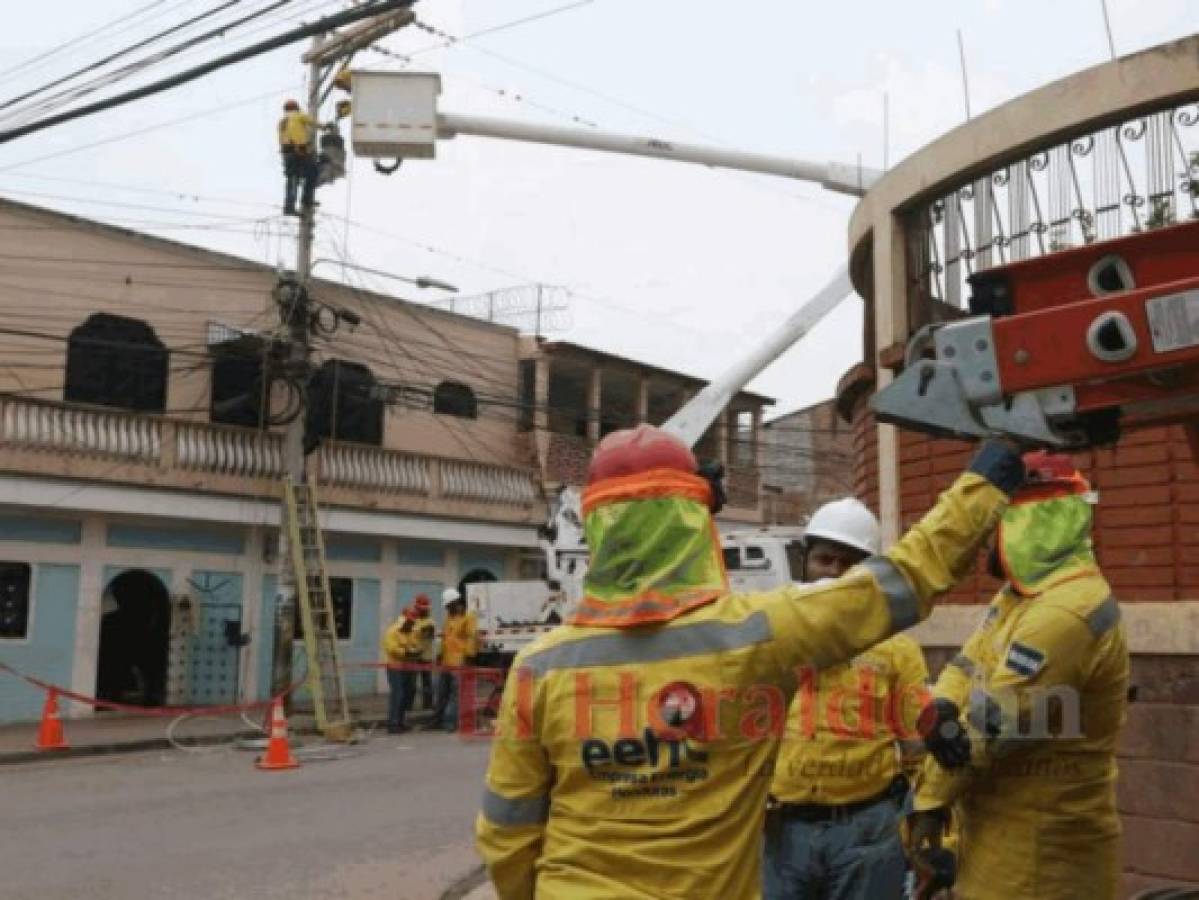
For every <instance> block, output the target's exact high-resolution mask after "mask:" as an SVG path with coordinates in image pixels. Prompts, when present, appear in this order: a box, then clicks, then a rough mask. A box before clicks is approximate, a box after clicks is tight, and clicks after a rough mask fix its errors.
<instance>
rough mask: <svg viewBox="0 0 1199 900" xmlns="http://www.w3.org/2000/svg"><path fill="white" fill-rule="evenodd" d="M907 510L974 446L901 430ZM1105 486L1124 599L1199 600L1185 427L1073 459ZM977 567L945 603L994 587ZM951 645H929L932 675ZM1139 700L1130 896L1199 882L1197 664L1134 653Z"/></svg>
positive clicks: (1130, 742) (866, 419)
mask: <svg viewBox="0 0 1199 900" xmlns="http://www.w3.org/2000/svg"><path fill="white" fill-rule="evenodd" d="M874 424H875V423H874V419H873V416H871V415H870V414H869V412H868V411H867V410H865V409H864V408H859V409H858V410H857V411H856V414H855V418H854V422H853V431H854V489H855V491H856V493H857V494H858V496H859V497H861V499H862V500H863V501H865V502H866V503H868V504H869V505H870V506H871V507H873V508H877V505H878V450H877V443H876V438H875V427H874ZM899 448H900V472H899V483H900V484H899V489H900V514H901V517H902V523H903V526H904V527H905V528H906V527H907V526H908V525H910V524H912V523H913V522H915V521H917V520H918V519H919V518H920V516H921V515H922V514H923V513H924V512H925V511H926V510H927V509H928V508H929V507H930V506H931V505H932V503H933V502H934V501H935V500H936V498H937V495H938V494H939V493H940V492H941V491H942V490H944V489H945V488H946V487H948V486H949V484H950V483H952V481H953V479H954V478H956V477H957V475H958V473H960V472H961V471H962V470H963V469H964V468H965V466H966V465H967V464H968V462H969V460H970V457H971V455H972V453H973V449H974V447H973V445H971V444H965V443H961V442H957V441H946V440H938V439H933V438H929V437H926V436H923V435H917V434H910V433H907V432H901V433H900V435H899ZM1075 461H1076V463H1077V465H1078V466H1079V468H1080V469H1081V470H1082V471H1083V472H1084V473H1085V474H1086V475H1087V477H1088V478H1089V479H1090V480H1091V483H1092V485H1093V486H1094V487H1095V488H1096V489H1098V490H1099V493H1100V503H1099V506H1098V507H1096V509H1095V531H1094V540H1095V549H1096V553H1097V555H1098V557H1099V561H1100V564H1101V565H1102V567H1103V570H1104V574H1105V575H1106V576H1107V577H1108V580H1109V581H1111V583H1112V586H1113V588H1114V589H1115V591H1116V595H1117V596H1118V597H1119V598H1120V600H1121V601H1122V602H1124V603H1129V604H1131V603H1136V602H1138V601H1152V600H1165V601H1169V600H1182V599H1194V598H1196V597H1199V468H1197V467H1196V465H1195V463H1194V461H1193V460H1192V458H1191V453H1190V449H1189V447H1188V445H1187V442H1186V440H1185V437H1184V436H1183V433H1182V431H1181V429H1179V428H1158V429H1152V430H1148V431H1143V432H1138V433H1135V434H1131V435H1128V436H1126V437H1125V438H1124V439H1123V440H1121V441H1120V443H1119V444H1117V445H1116V446H1115V447H1113V448H1110V449H1103V450H1095V451H1090V452H1087V453H1081V454H1078V455H1076V456H1075ZM983 564H984V560H983V559H982V558H981V554H980V560H979V563H978V569H977V570H976V572H975V574H973V575H972V576H970V577H969V578H967V579H966V580H965V581H964V582H963V583H962V584H961V585H959V586H958V588H957V589H956V590H954V591H953V592H952V593H951V594H950V596H949V597H947V598H946V599H945V601H944V602H949V603H959V604H960V603H976V604H981V603H986V602H988V601H989V600H990V598H991V596H992V595H993V594H994V592H995V590H996V589H997V588H998V587H999V584H998V582H996V581H995V580H994V579H992V578H990V577H989V576H988V575H986V574H985V571H984V569H983ZM952 653H953V648H944V647H929V648H926V656H927V657H928V660H929V664H930V669H931V670H932V671H933V672H934V673H935V672H937V671H938V670H939V669H940V667H941V666H942V665H944V663H945V661H946V659H948V658H949V657H950V656H951V655H952ZM1132 682H1133V685H1134V687H1135V689H1136V701H1135V702H1134V703H1133V704H1131V705H1130V707H1129V714H1128V721H1127V723H1126V725H1125V727H1124V730H1123V732H1122V734H1121V741H1120V747H1119V765H1120V781H1119V784H1118V788H1117V790H1118V795H1117V796H1118V806H1119V809H1120V814H1121V819H1122V821H1123V824H1124V868H1125V878H1124V896H1127V897H1131V896H1133V895H1134V894H1135V893H1136V892H1138V891H1142V890H1146V889H1148V888H1154V887H1165V886H1185V887H1189V888H1197V889H1199V802H1197V801H1199V660H1196V658H1195V657H1193V656H1161V655H1152V654H1138V655H1134V657H1133V674H1132Z"/></svg>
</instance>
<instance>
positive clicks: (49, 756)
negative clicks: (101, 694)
mask: <svg viewBox="0 0 1199 900" xmlns="http://www.w3.org/2000/svg"><path fill="white" fill-rule="evenodd" d="M69 721H70V720H68V723H69ZM357 724H358V725H359V726H361V727H363V728H379V727H380V726H383V725H386V724H387V720H386V719H385V718H378V717H372V718H369V719H359V720H358V721H357ZM291 731H292V733H293V734H304V735H315V734H319V733H320V732H318V731H317V730H316V725H315V724H312V725H304V726H301V727H299V728H292V729H291ZM262 736H263V732H261V731H250V730H245V731H236V732H230V733H229V734H211V735H205V736H203V737H196V738H188V739H187V746H189V747H213V746H216V745H218V744H232V743H235V742H237V741H242V740H247V739H251V738H260V737H262ZM172 749H176V748H175V745H173V744H172V743H171V742H170V741H169V740H167V739H166V738H165V737H158V738H142V739H140V740H136V741H118V742H113V743H108V744H81V745H79V746H76V747H66V748H64V749H62V750H17V751H14V752H10V753H0V766H16V765H21V764H23V763H33V762H53V761H55V760H60V759H61V760H67V759H84V758H87V757H89V756H115V755H116V754H119V753H145V752H146V751H149V750H172Z"/></svg>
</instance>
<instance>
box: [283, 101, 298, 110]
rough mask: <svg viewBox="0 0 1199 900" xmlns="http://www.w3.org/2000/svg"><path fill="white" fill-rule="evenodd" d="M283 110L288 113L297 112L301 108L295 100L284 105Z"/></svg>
mask: <svg viewBox="0 0 1199 900" xmlns="http://www.w3.org/2000/svg"><path fill="white" fill-rule="evenodd" d="M283 108H284V109H285V110H287V111H288V112H295V111H296V110H298V109H299V108H300V104H299V103H297V102H296V101H295V100H288V101H287V102H286V103H284V104H283Z"/></svg>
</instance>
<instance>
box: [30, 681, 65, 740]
mask: <svg viewBox="0 0 1199 900" xmlns="http://www.w3.org/2000/svg"><path fill="white" fill-rule="evenodd" d="M34 746H35V747H36V748H37V749H38V750H66V749H67V747H69V746H70V744H68V743H67V739H66V737H65V736H64V735H63V733H62V719H60V718H59V717H58V691H56V690H54V688H50V690H48V691H46V705H45V706H43V707H42V724H41V725H39V726H38V729H37V743H36V744H35V745H34Z"/></svg>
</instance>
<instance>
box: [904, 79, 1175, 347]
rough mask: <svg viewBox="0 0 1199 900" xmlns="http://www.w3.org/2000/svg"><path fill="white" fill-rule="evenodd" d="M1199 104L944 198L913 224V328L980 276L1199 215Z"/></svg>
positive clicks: (1066, 144)
mask: <svg viewBox="0 0 1199 900" xmlns="http://www.w3.org/2000/svg"><path fill="white" fill-rule="evenodd" d="M1197 124H1199V102H1193V101H1192V102H1188V103H1186V104H1184V105H1181V106H1171V107H1168V108H1165V109H1160V110H1157V111H1155V112H1152V113H1148V114H1145V115H1141V116H1137V117H1135V118H1132V119H1128V120H1126V121H1124V122H1120V123H1119V124H1116V125H1112V126H1109V127H1106V128H1102V129H1099V130H1097V131H1092V132H1088V133H1085V134H1079V135H1076V136H1074V137H1073V138H1071V139H1070V140H1067V141H1063V142H1061V143H1057V144H1055V145H1053V146H1050V147H1045V148H1042V149H1039V150H1037V151H1036V152H1034V153H1031V154H1028V155H1024V156H1021V157H1019V158H1013V159H1011V160H1009V161H1008V162H1006V163H1005V164H1004V165H1002V166H1000V167H998V168H996V169H994V170H992V171H990V172H986V173H984V174H983V175H980V176H978V177H976V178H973V179H971V180H969V181H966V182H963V183H960V184H958V185H956V186H955V187H954V188H953V189H952V190H950V191H948V192H946V193H943V194H941V195H940V196H938V197H936V198H935V199H934V200H933V201H932V202H931V203H927V204H925V205H924V206H923V207H921V208H918V209H916V210H915V211H914V212H913V213H911V214H910V215H909V218H908V221H907V228H906V231H907V235H908V242H907V246H908V248H909V249H908V253H909V258H908V273H909V276H910V284H911V294H910V301H911V309H912V312H913V316H912V324H913V326H919V325H920V324H924V322H926V321H928V320H929V319H930V318H933V319H935V318H936V314H935V312H933V311H932V309H931V308H932V307H933V306H934V305H935V304H933V303H931V302H930V301H941V302H943V303H946V304H948V305H949V306H951V307H957V308H962V307H963V306H964V305H965V301H966V298H968V296H969V290H968V286H967V283H966V279H967V278H968V277H969V276H970V275H972V274H973V273H975V272H978V271H981V270H984V269H988V268H991V267H992V266H997V265H1003V264H1005V263H1008V262H1014V261H1017V260H1021V259H1028V258H1031V257H1035V256H1042V255H1045V254H1048V253H1054V252H1057V251H1060V250H1066V249H1069V248H1070V247H1077V246H1081V245H1083V244H1090V243H1093V242H1095V241H1101V240H1108V239H1110V238H1115V237H1120V236H1123V235H1126V234H1132V233H1137V232H1141V231H1145V230H1149V229H1153V228H1160V227H1162V226H1164V225H1170V224H1173V223H1175V222H1179V221H1182V220H1184V219H1188V218H1197V217H1199V128H1196V127H1195V126H1196V125H1197Z"/></svg>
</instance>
